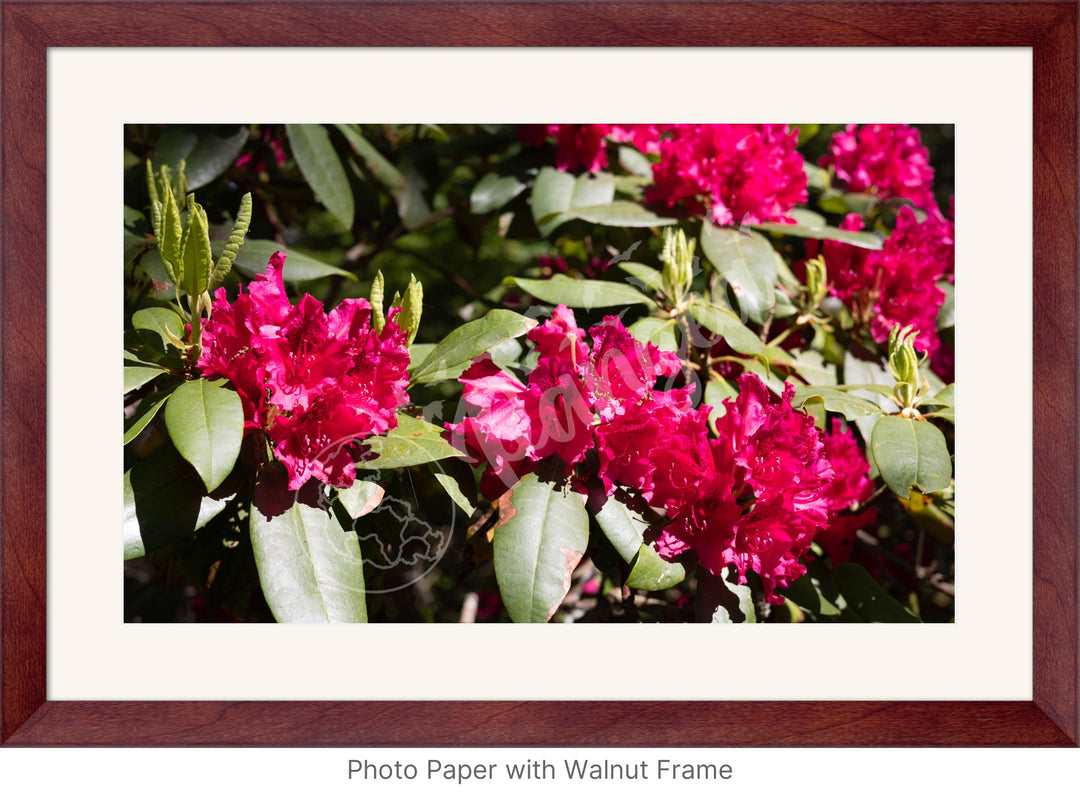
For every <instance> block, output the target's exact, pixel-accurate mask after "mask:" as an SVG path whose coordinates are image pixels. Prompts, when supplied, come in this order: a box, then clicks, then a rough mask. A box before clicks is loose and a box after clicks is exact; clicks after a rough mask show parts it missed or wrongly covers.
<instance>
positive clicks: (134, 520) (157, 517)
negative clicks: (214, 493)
mask: <svg viewBox="0 0 1080 802" xmlns="http://www.w3.org/2000/svg"><path fill="white" fill-rule="evenodd" d="M203 493H204V490H203V483H202V481H201V480H200V479H199V476H198V474H196V473H195V471H194V470H193V469H192V467H191V466H190V465H188V463H187V462H185V461H184V459H183V457H181V456H180V455H179V454H178V453H177V451H176V449H174V448H173V447H172V446H170V445H168V444H166V445H163V446H161V447H159V448H156V449H154V451H152V452H151V453H150V455H149V456H147V457H146V458H145V459H143V460H141V461H139V462H137V463H136V464H135V466H134V467H133V468H132V469H131V470H130V471H128V472H127V473H125V474H124V514H123V539H124V559H125V560H130V559H132V558H133V557H141V556H143V555H144V554H147V553H149V552H151V551H153V550H154V549H157V548H160V547H161V546H167V545H169V544H170V543H175V542H177V541H179V540H182V539H184V538H185V537H189V536H190V535H192V534H193V533H194V532H195V530H196V529H198V528H200V527H202V526H203V525H205V524H206V523H207V522H208V521H209V520H210V519H211V518H213V517H214V516H215V515H217V514H218V513H219V512H221V511H222V510H223V509H225V506H226V504H228V499H213V498H210V497H208V496H204V495H203Z"/></svg>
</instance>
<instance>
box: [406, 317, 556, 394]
mask: <svg viewBox="0 0 1080 802" xmlns="http://www.w3.org/2000/svg"><path fill="white" fill-rule="evenodd" d="M535 325H536V321H535V320H533V319H532V318H528V317H525V316H524V315H519V314H518V313H517V312H511V311H509V310H507V309H492V310H491V311H490V312H488V313H487V314H486V315H484V316H483V317H482V318H479V319H478V320H471V321H469V322H468V323H466V324H465V325H463V326H459V327H458V328H456V329H454V330H453V331H452V332H450V333H449V334H447V335H446V337H444V338H443V339H442V341H441V342H439V343H438V344H437V345H435V347H434V348H432V349H431V352H430V353H429V354H428V355H427V358H426V359H425V360H424V361H423V363H422V364H421V365H420V367H419V368H417V369H416V370H415V371H413V372H412V383H413V384H422V383H425V382H433V381H440V380H442V379H456V378H457V377H458V376H460V375H461V372H462V371H463V370H465V368H467V367H468V366H469V365H470V364H472V361H473V358H474V357H477V356H479V355H480V354H483V353H485V352H486V351H489V350H491V349H492V348H494V347H495V346H497V345H498V344H499V343H502V342H505V341H506V340H511V339H513V338H515V337H520V336H521V335H522V334H524V333H525V332H527V331H529V330H530V329H531V328H533V327H534V326H535Z"/></svg>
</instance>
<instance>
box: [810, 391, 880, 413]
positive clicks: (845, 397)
mask: <svg viewBox="0 0 1080 802" xmlns="http://www.w3.org/2000/svg"><path fill="white" fill-rule="evenodd" d="M815 401H817V402H819V403H821V404H822V405H823V406H824V407H825V409H827V410H829V412H836V413H838V414H840V415H843V416H844V417H845V418H846V419H847V420H856V419H857V418H861V417H864V416H866V415H882V414H884V413H883V412H882V410H881V408H880V407H879V406H878V405H877V404H875V403H873V402H872V401H867V400H866V399H865V398H860V397H859V396H857V395H852V394H851V393H846V392H844V391H843V390H837V389H836V388H835V387H796V388H795V398H794V399H793V400H792V404H793V405H794V406H795V407H802V406H806V405H807V404H811V403H814V402H815Z"/></svg>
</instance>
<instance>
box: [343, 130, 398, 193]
mask: <svg viewBox="0 0 1080 802" xmlns="http://www.w3.org/2000/svg"><path fill="white" fill-rule="evenodd" d="M334 127H335V128H337V129H338V131H340V132H341V133H342V135H343V136H344V137H345V138H346V139H347V140H348V141H349V144H350V145H351V146H352V149H353V150H354V151H356V155H357V156H359V157H360V160H361V161H363V162H364V164H365V165H366V166H367V168H368V170H370V171H371V174H372V175H373V176H375V179H376V180H377V181H378V182H379V183H380V184H382V185H383V186H384V187H386V188H387V189H388V190H390V193H391V195H393V196H394V197H395V198H396V197H397V196H398V195H399V194H401V193H402V192H404V191H405V185H406V183H407V182H406V180H405V176H404V175H402V174H401V171H400V170H398V168H396V167H395V166H394V165H393V164H391V163H390V161H389V160H388V159H387V158H386V157H385V156H383V155H382V154H381V153H380V152H379V151H378V149H377V148H376V147H375V146H374V145H372V144H371V143H370V142H368V141H367V139H365V138H364V135H363V134H362V133H360V127H359V126H357V125H341V124H337V125H335V126H334Z"/></svg>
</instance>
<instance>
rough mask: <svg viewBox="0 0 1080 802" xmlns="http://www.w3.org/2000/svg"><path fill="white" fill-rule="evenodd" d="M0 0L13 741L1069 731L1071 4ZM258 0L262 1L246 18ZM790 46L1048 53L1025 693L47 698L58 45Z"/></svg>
mask: <svg viewBox="0 0 1080 802" xmlns="http://www.w3.org/2000/svg"><path fill="white" fill-rule="evenodd" d="M0 6H2V16H0V25H2V35H3V56H2V60H3V87H2V96H0V115H2V117H0V148H2V150H0V158H2V173H0V182H2V185H0V202H2V209H0V225H2V230H0V234H2V237H3V239H2V253H3V263H2V273H0V327H2V328H0V360H2V361H0V370H2V374H0V393H2V407H0V409H2V413H0V414H2V418H0V488H2V507H0V514H2V518H0V588H2V589H0V742H3V743H4V744H7V745H160V746H177V745H259V746H290V745H295V746H319V745H325V746H331V745H333V746H361V745H380V746H434V745H445V746H525V745H567V746H569V745H596V744H604V745H611V746H709V745H717V746H719V745H733V746H750V745H754V746H779V745H792V746H812V745H825V746H861V745H879V746H909V745H940V746H952V745H956V746H959V745H1001V746H1021V745H1076V744H1077V742H1078V735H1080V721H1078V719H1080V714H1078V708H1077V695H1078V686H1080V663H1078V645H1077V644H1078V639H1077V636H1078V608H1080V599H1078V595H1077V591H1078V585H1080V562H1078V553H1077V552H1078V549H1077V546H1078V543H1077V540H1078V539H1077V521H1078V509H1077V487H1078V479H1080V472H1078V469H1077V457H1078V449H1077V425H1078V424H1077V422H1078V420H1080V414H1078V413H1080V410H1078V405H1077V379H1078V376H1077V352H1076V346H1077V335H1078V331H1077V311H1078V310H1077V305H1078V300H1080V299H1078V295H1077V274H1078V263H1077V223H1078V217H1077V195H1078V186H1077V163H1076V160H1077V77H1076V76H1077V22H1078V17H1077V4H1076V3H1075V2H1063V3H1013V4H1002V3H933V2H928V3H827V2H825V3H653V2H645V3H621V4H614V3H587V2H584V3H555V2H533V3H528V4H508V3H500V4H495V3H471V2H452V3H451V2H443V3H440V2H433V3H377V4H375V3H356V2H352V3H272V4H271V3H268V4H261V3H259V4H252V3H246V4H230V3H202V4H194V3H141V2H129V3H21V2H14V3H12V2H3V3H0ZM256 8H257V9H258V12H259V13H257V14H253V13H252V11H253V9H256ZM241 23H242V24H241ZM796 44H797V45H799V46H830V47H835V46H859V47H873V46H899V45H905V46H941V47H954V46H956V47H964V46H984V47H986V46H1008V47H1031V48H1032V49H1033V55H1034V65H1035V86H1034V92H1035V95H1034V110H1035V117H1034V134H1035V152H1034V154H1033V159H1034V161H1033V165H1034V178H1035V180H1034V188H1033V193H1034V208H1035V217H1034V220H1035V223H1034V225H1035V230H1034V267H1035V269H1034V295H1035V308H1034V315H1035V331H1034V341H1033V345H1034V366H1035V377H1036V380H1035V388H1034V398H1033V404H1034V431H1033V438H1034V463H1035V464H1034V481H1035V486H1036V487H1038V488H1039V497H1038V498H1037V499H1036V500H1035V513H1034V522H1033V524H1034V534H1035V540H1034V567H1033V571H1034V574H1033V579H1034V621H1033V628H1034V650H1035V659H1034V665H1033V674H1034V688H1033V701H1031V702H914V703H905V702H839V703H834V702H739V703H734V702H708V703H691V702H681V703H664V704H662V705H660V704H646V703H635V702H514V701H505V702H434V703H431V702H351V703H344V702H319V703H310V702H286V703H282V702H46V699H45V616H44V611H45V601H44V599H45V520H44V501H45V499H44V477H45V405H44V400H45V364H46V363H45V304H44V290H43V288H44V286H45V242H44V231H45V48H46V47H49V46H87V45H94V46H135V45H137V46H173V47H180V46H262V47H272V46H316V47H318V46H448V45H460V46H562V47H565V46H609V47H637V46H669V45H678V46H697V47H708V46H729V47H748V46H774V47H776V46H790V45H796ZM963 225H964V223H963V222H961V230H962V228H963ZM1043 499H1045V502H1044V501H1043Z"/></svg>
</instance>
